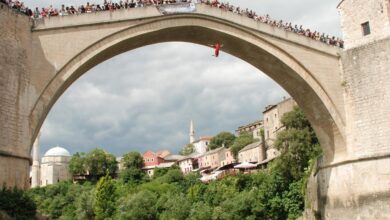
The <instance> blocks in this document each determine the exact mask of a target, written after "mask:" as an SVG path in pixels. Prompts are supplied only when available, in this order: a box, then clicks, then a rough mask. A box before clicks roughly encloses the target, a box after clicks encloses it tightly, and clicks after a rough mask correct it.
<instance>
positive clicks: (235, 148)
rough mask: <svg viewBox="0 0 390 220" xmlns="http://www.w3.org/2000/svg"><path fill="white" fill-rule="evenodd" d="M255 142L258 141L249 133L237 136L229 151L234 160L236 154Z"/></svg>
mask: <svg viewBox="0 0 390 220" xmlns="http://www.w3.org/2000/svg"><path fill="white" fill-rule="evenodd" d="M256 141H258V140H257V139H254V138H253V135H252V134H251V133H249V132H244V133H241V134H240V136H238V137H237V138H236V139H235V140H234V142H233V145H232V146H231V147H230V150H231V151H232V153H233V156H234V158H235V159H236V160H237V157H238V152H239V151H240V150H242V149H243V148H244V147H245V146H247V145H249V144H252V143H254V142H256Z"/></svg>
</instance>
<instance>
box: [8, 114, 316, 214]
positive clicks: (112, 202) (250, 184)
mask: <svg viewBox="0 0 390 220" xmlns="http://www.w3.org/2000/svg"><path fill="white" fill-rule="evenodd" d="M282 122H283V125H284V126H285V128H286V129H285V130H284V131H282V132H280V134H279V135H278V137H277V140H276V141H275V147H276V148H277V149H278V150H279V151H280V152H281V156H280V157H278V158H276V159H275V160H274V161H273V162H271V164H270V165H269V166H268V169H266V170H262V171H260V172H258V173H255V174H250V175H248V174H238V175H236V176H228V177H225V178H224V179H222V180H218V181H213V182H210V183H209V184H203V183H201V182H200V181H199V178H200V175H199V174H196V173H194V174H190V175H187V176H183V175H182V173H181V172H180V169H179V168H178V167H177V166H174V167H171V168H167V169H156V170H155V174H154V177H153V179H150V180H146V178H145V177H146V175H145V174H144V173H143V172H142V171H141V170H140V169H139V164H140V163H138V162H139V161H140V160H139V156H138V155H136V154H131V155H129V156H128V157H129V159H128V161H132V162H128V163H127V164H128V165H126V166H125V167H126V168H125V169H124V170H123V171H122V173H121V174H120V180H121V181H113V180H112V179H111V178H110V177H109V176H105V177H103V178H102V179H101V180H100V181H99V183H98V184H97V185H96V186H94V185H91V184H84V185H80V184H72V183H68V182H60V183H59V184H56V185H53V186H48V187H44V188H37V189H32V190H30V191H29V193H28V195H29V196H30V197H31V198H32V199H33V200H34V201H35V203H36V204H37V205H38V209H39V211H40V212H41V213H42V214H44V215H45V216H48V217H50V218H52V219H91V220H92V219H130V220H131V219H137V220H138V219H145V220H148V219H163V220H164V219H169V220H171V219H180V220H181V219H187V220H210V219H215V220H235V219H245V220H255V219H273V220H285V219H291V220H292V219H297V218H298V217H299V216H300V215H301V213H302V211H303V209H304V207H305V201H304V193H305V190H304V189H305V186H306V181H307V177H308V176H309V174H310V170H311V167H312V166H313V164H315V158H316V157H317V156H318V155H319V154H320V152H321V151H320V147H319V144H318V141H317V138H316V137H315V134H314V131H313V129H312V128H311V127H310V124H309V123H308V121H307V119H306V118H305V117H304V114H303V112H302V111H301V110H299V109H294V111H292V112H290V113H287V114H286V115H284V116H283V117H282ZM232 136H233V135H232V134H226V133H225V134H220V135H217V137H216V138H215V139H214V144H215V145H216V146H221V145H222V143H225V144H227V141H226V140H230V141H231V144H232V145H231V147H232V149H233V148H234V149H236V151H237V152H238V149H240V148H242V147H243V146H246V145H247V144H249V143H250V142H252V141H254V140H253V138H251V137H250V136H251V135H248V134H243V135H242V136H240V137H238V138H236V139H235V140H234V136H233V138H231V137H232ZM228 137H230V139H229V138H228ZM227 146H229V145H227ZM102 155H106V154H102V151H99V150H98V151H95V154H94V155H93V158H95V159H96V163H99V160H100V159H101V158H103V157H104V156H102ZM87 156H90V157H92V153H88V154H87V155H85V160H86V158H87ZM83 157H84V156H83V155H79V158H83ZM79 158H77V159H75V161H77V160H78V159H79ZM131 158H133V159H131ZM137 158H138V159H137ZM126 160H127V159H126ZM136 161H138V162H136ZM76 165H77V163H76ZM76 165H75V169H74V170H77V169H79V168H80V167H84V165H83V166H80V165H77V166H76ZM85 167H87V166H85ZM99 167H100V168H99V169H101V170H104V169H102V168H101V167H103V165H99ZM76 168H77V169H76ZM1 199H2V197H0V201H1Z"/></svg>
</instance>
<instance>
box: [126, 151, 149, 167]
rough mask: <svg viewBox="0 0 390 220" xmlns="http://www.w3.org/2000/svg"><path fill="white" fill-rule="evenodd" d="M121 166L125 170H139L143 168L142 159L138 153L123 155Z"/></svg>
mask: <svg viewBox="0 0 390 220" xmlns="http://www.w3.org/2000/svg"><path fill="white" fill-rule="evenodd" d="M122 160H123V166H124V167H125V168H138V169H141V168H142V167H143V166H144V159H143V157H142V155H141V154H140V153H138V152H129V153H127V154H125V155H123V159H122Z"/></svg>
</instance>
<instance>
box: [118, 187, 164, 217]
mask: <svg viewBox="0 0 390 220" xmlns="http://www.w3.org/2000/svg"><path fill="white" fill-rule="evenodd" d="M156 201H157V194H155V193H153V192H151V191H148V190H143V191H140V192H138V193H136V194H132V195H129V196H127V197H123V198H121V199H120V200H119V204H120V205H119V209H118V218H117V219H123V220H139V219H143V220H153V219H156V216H157V210H156V205H155V204H156Z"/></svg>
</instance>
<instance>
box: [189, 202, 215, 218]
mask: <svg viewBox="0 0 390 220" xmlns="http://www.w3.org/2000/svg"><path fill="white" fill-rule="evenodd" d="M212 214H213V209H212V207H210V206H208V205H207V204H206V203H204V202H197V203H194V204H193V205H192V208H191V210H190V216H189V217H188V219H189V220H211V217H212Z"/></svg>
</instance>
